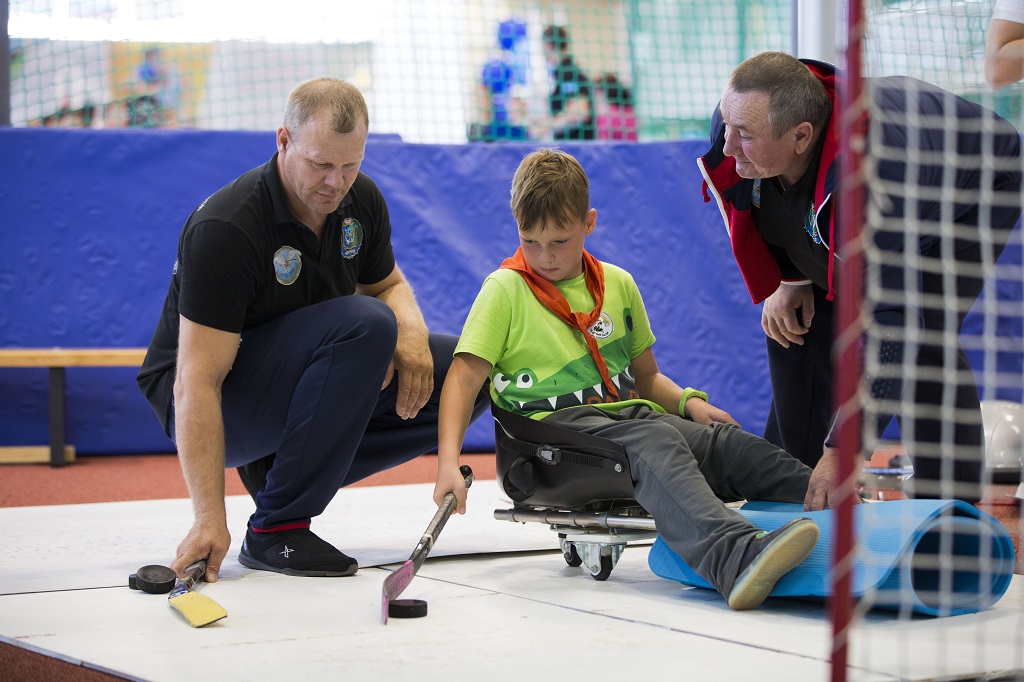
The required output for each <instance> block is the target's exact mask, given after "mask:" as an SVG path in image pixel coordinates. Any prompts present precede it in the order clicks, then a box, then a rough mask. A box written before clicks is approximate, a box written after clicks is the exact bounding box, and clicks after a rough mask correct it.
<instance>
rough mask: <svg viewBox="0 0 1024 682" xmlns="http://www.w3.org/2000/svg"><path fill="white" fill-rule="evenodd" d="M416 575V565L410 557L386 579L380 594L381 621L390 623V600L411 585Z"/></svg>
mask: <svg viewBox="0 0 1024 682" xmlns="http://www.w3.org/2000/svg"><path fill="white" fill-rule="evenodd" d="M414 575H416V566H415V565H414V564H413V563H412V560H411V559H408V560H406V562H405V563H403V564H402V565H401V566H399V567H398V568H396V569H395V570H394V571H392V572H391V575H389V576H388V577H387V578H385V579H384V587H383V588H382V589H381V595H380V622H381V623H383V624H384V625H387V624H388V602H389V601H391V600H392V599H394V598H395V597H397V596H398V595H400V594H402V591H403V590H405V588H407V587H409V583H411V582H412V578H413V576H414Z"/></svg>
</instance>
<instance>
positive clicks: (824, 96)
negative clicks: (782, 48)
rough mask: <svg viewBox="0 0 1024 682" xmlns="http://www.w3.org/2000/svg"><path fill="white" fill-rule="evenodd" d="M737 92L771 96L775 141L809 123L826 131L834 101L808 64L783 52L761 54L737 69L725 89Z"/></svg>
mask: <svg viewBox="0 0 1024 682" xmlns="http://www.w3.org/2000/svg"><path fill="white" fill-rule="evenodd" d="M725 89H726V90H727V91H732V92H736V93H745V92H764V93H767V94H768V97H769V99H768V123H769V125H771V128H772V134H773V135H774V136H775V139H778V138H780V137H782V136H783V135H784V134H785V133H786V132H787V131H789V130H792V129H793V128H794V127H796V126H797V125H798V124H800V123H803V122H804V121H807V122H808V123H810V124H811V125H812V126H814V130H815V131H819V130H824V128H825V126H826V125H828V120H829V118H830V117H831V115H832V101H831V100H830V99H829V97H828V92H826V90H825V86H824V85H823V84H822V82H821V80H819V79H818V77H817V76H815V75H814V74H813V73H812V72H811V70H810V69H809V68H807V65H806V64H804V63H803V62H801V61H800V60H799V59H797V58H796V57H793V56H791V55H788V54H786V53H784V52H762V53H761V54H759V55H755V56H753V57H751V58H750V59H747V60H746V61H744V62H743V63H742V64H740V65H739V66H737V67H736V70H735V71H733V72H732V76H731V77H730V78H729V83H728V85H726V88H725Z"/></svg>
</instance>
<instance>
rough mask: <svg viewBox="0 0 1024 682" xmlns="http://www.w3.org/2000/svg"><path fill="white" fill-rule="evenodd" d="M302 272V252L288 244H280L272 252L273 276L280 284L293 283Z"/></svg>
mask: <svg viewBox="0 0 1024 682" xmlns="http://www.w3.org/2000/svg"><path fill="white" fill-rule="evenodd" d="M300 272H302V253H301V252H300V251H299V250H298V249H293V248H292V247H290V246H282V247H281V248H280V249H278V250H277V253H275V254H274V276H275V277H277V281H278V282H280V283H281V284H283V285H285V286H288V285H289V284H294V283H295V280H297V279H298V278H299V273H300Z"/></svg>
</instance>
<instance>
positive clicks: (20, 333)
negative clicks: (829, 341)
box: [0, 128, 1021, 454]
mask: <svg viewBox="0 0 1024 682" xmlns="http://www.w3.org/2000/svg"><path fill="white" fill-rule="evenodd" d="M706 146H707V145H706V143H705V142H704V141H702V140H690V141H686V140H683V141H676V142H666V143H656V144H628V143H622V144H616V143H611V144H599V143H583V144H575V145H572V144H566V145H564V149H566V150H567V151H569V152H571V153H572V154H574V155H576V156H577V158H579V160H580V162H581V163H582V164H583V167H584V168H585V169H586V171H587V173H588V174H589V175H590V179H591V203H592V205H593V206H594V207H595V208H596V209H597V212H598V225H597V231H596V233H595V234H594V235H593V236H592V237H590V238H589V239H588V248H589V249H590V251H591V252H592V253H594V254H595V255H596V256H597V257H598V258H601V259H604V260H608V261H610V262H613V263H616V264H618V265H621V266H622V267H625V268H626V269H627V270H629V271H631V272H632V273H633V275H634V277H635V278H636V280H637V282H638V284H639V285H640V288H641V291H642V292H643V294H644V299H645V302H646V305H647V311H648V314H649V315H650V318H651V322H652V324H653V327H654V332H655V334H656V336H657V339H658V342H657V343H656V344H655V347H654V350H655V354H656V356H657V358H658V362H659V366H660V368H661V370H662V371H663V372H665V373H666V374H668V375H669V376H672V377H673V378H675V379H676V380H677V381H678V382H679V383H680V384H682V385H688V386H694V387H700V388H702V389H704V390H707V391H708V392H709V393H710V394H711V400H712V402H714V403H715V404H717V405H719V406H721V407H723V408H725V409H727V410H728V411H729V412H730V413H731V414H732V415H733V416H734V417H735V418H736V419H737V420H738V421H739V422H740V424H741V425H742V426H743V427H744V428H746V429H747V430H749V431H751V432H753V433H761V432H762V430H763V428H764V421H765V417H766V415H767V411H768V405H769V403H770V397H771V393H770V388H769V382H768V371H767V362H766V360H765V351H764V344H765V339H764V334H763V332H762V331H761V325H760V308H759V307H758V306H754V305H751V303H750V298H749V296H748V295H747V293H746V289H745V287H744V285H743V283H742V280H741V279H740V276H739V272H738V269H737V267H736V265H735V263H734V262H733V259H732V255H731V252H730V248H729V243H728V239H727V236H726V232H725V228H724V226H723V224H722V219H721V215H720V214H719V211H718V209H717V207H716V206H715V205H714V204H705V203H703V199H702V196H701V176H700V173H699V172H698V170H697V166H696V163H695V160H696V158H697V157H698V156H699V155H700V154H702V153H703V152H704V151H705V148H706ZM534 148H535V145H533V144H530V143H511V142H510V143H502V144H465V145H422V144H405V143H402V142H401V141H398V140H396V139H394V138H393V137H388V136H379V137H371V139H370V140H369V141H368V142H367V147H366V158H365V161H364V162H363V170H364V171H365V172H366V173H368V174H369V175H370V176H371V177H373V178H374V180H375V181H376V182H377V184H378V185H379V186H380V187H381V190H382V191H383V193H384V196H385V197H386V199H387V201H388V205H389V207H390V210H391V220H392V225H393V241H394V245H395V252H396V256H397V259H398V263H399V265H400V266H401V268H402V270H403V272H404V273H405V275H406V276H407V278H408V279H409V280H410V282H411V283H412V285H413V287H414V289H415V291H416V294H417V298H418V300H419V302H420V306H421V308H422V309H423V312H424V316H425V317H426V319H427V323H428V324H429V326H430V328H431V329H432V330H434V331H440V332H447V333H453V334H457V333H459V332H460V331H461V328H462V323H463V321H464V320H465V316H466V314H467V313H468V312H469V308H470V305H471V304H472V301H473V298H474V297H475V295H476V293H477V290H478V289H479V286H480V283H481V282H482V281H483V279H484V277H485V276H486V275H487V274H488V273H489V272H491V271H492V270H494V269H496V268H497V267H498V266H499V264H500V263H501V261H502V260H503V259H504V258H506V257H507V256H509V255H511V254H512V253H513V251H514V250H515V248H516V246H517V245H518V237H517V233H516V226H515V222H514V220H513V218H512V215H511V212H510V210H509V207H508V201H509V185H510V183H511V178H512V174H513V172H514V171H515V169H516V166H517V165H518V163H519V161H520V160H521V159H522V157H523V156H524V155H525V154H526V153H528V152H529V151H531V150H533V149H534ZM274 149H275V141H274V134H273V133H272V132H238V131H235V132H221V131H169V130H96V131H89V130H52V129H48V130H41V129H26V128H0V155H2V157H0V158H2V163H0V221H2V222H0V236H2V239H3V245H4V249H5V253H6V254H7V257H6V258H4V259H3V261H2V262H0V347H30V346H65V347H76V346H85V347H110V346H114V347H118V346H146V345H148V343H149V339H150V336H151V334H152V332H153V328H154V327H155V325H156V321H157V317H158V315H159V311H160V307H161V304H162V302H163V298H164V295H165V294H166V291H167V286H168V282H169V278H170V273H171V268H172V266H173V263H174V258H175V252H176V248H177V241H178V235H179V232H180V230H181V227H182V225H183V224H184V222H185V220H186V219H187V217H188V215H189V214H190V213H191V212H192V210H193V209H194V208H195V207H196V206H197V205H198V204H199V203H200V202H202V201H203V199H205V198H206V197H207V196H209V195H210V194H211V193H213V192H214V191H216V190H217V189H219V188H220V187H221V186H223V185H224V184H226V183H228V182H230V181H231V180H233V179H234V178H236V177H237V176H238V175H240V174H241V173H243V172H245V171H246V170H248V169H250V168H253V167H255V166H257V165H260V164H262V163H264V162H265V161H266V160H267V159H269V158H270V157H271V155H272V154H273V152H274ZM1016 256H1017V257H1018V259H1019V250H1018V251H1017V252H1016ZM1013 333H1017V332H1013ZM1019 337H1020V334H1019V333H1017V338H1018V339H1019ZM1020 345H1021V344H1019V343H1018V344H1016V345H1014V344H1012V343H1011V344H1008V345H1007V346H1006V347H1007V348H1011V349H1012V348H1017V347H1020ZM1004 360H1005V362H1009V363H1011V364H1012V363H1017V365H1016V366H1019V364H1020V354H1019V353H1016V352H1011V353H1009V357H1007V358H1000V359H999V362H1000V363H1003V362H1004ZM134 374H135V372H134V371H133V370H131V369H128V368H109V369H105V368H81V369H79V368H71V369H69V370H68V373H67V381H68V389H67V406H68V413H67V415H68V428H67V431H68V442H70V443H73V444H74V445H75V446H76V447H77V448H78V451H79V452H80V453H83V454H89V453H139V452H171V451H173V444H172V443H171V442H170V441H169V440H168V439H167V438H166V436H164V435H163V433H162V432H161V431H160V428H159V426H158V424H157V420H156V418H155V416H154V415H153V414H152V411H151V409H150V408H149V406H148V405H147V404H146V402H145V401H144V400H143V398H142V395H141V394H140V393H139V391H138V389H137V387H136V386H135V381H134ZM46 388H47V383H46V371H45V370H34V369H0V445H28V444H32V445H35V444H42V443H45V442H46V441H47V437H48V434H47V422H46V414H47V413H46V401H47V397H46ZM1003 397H1005V398H1006V399H1010V400H1012V399H1015V398H1014V397H1013V396H1003ZM493 447H494V436H493V427H492V425H491V423H490V420H489V419H488V418H483V419H481V420H480V421H478V422H477V423H476V424H474V425H473V426H472V427H471V429H470V432H469V433H468V434H467V438H466V449H467V451H484V452H486V451H493Z"/></svg>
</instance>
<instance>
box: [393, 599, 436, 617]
mask: <svg viewBox="0 0 1024 682" xmlns="http://www.w3.org/2000/svg"><path fill="white" fill-rule="evenodd" d="M425 615H427V602H426V600H424V599H392V600H391V601H389V602H388V618H422V617H423V616H425Z"/></svg>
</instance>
